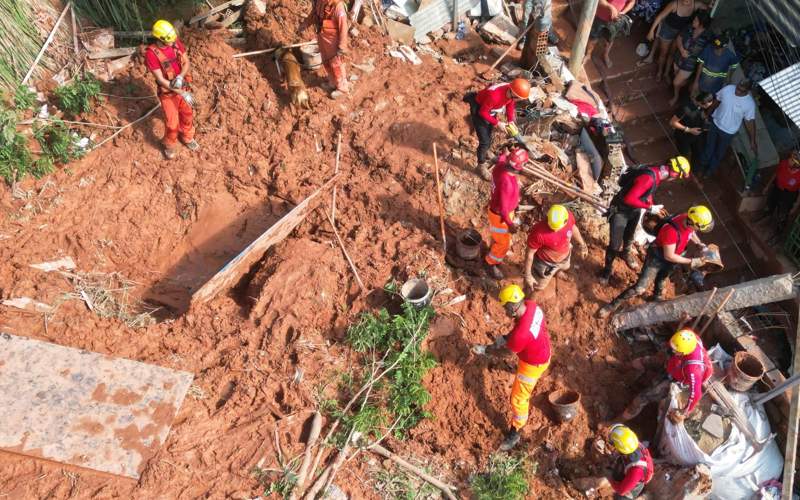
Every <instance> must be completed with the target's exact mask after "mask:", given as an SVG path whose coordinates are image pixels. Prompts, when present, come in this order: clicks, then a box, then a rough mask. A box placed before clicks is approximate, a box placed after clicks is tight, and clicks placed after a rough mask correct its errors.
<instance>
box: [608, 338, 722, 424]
mask: <svg viewBox="0 0 800 500" xmlns="http://www.w3.org/2000/svg"><path fill="white" fill-rule="evenodd" d="M669 348H670V350H671V352H672V355H671V356H670V357H669V359H668V360H667V362H666V364H664V363H663V360H664V357H663V356H662V355H655V356H647V357H644V358H639V359H635V360H633V362H632V366H633V367H634V368H637V369H639V370H645V369H647V367H649V366H653V365H661V366H662V367H664V368H665V373H664V374H663V375H662V376H661V377H659V378H657V379H656V380H655V382H654V383H653V385H652V386H651V387H650V388H648V389H645V390H644V391H642V392H641V393H639V394H638V395H637V396H636V397H635V398H634V399H633V401H631V403H630V404H629V405H628V406H627V407H626V408H625V410H624V411H623V412H622V414H621V415H620V416H619V417H617V418H616V419H614V421H615V422H627V421H629V420H631V419H632V418H634V417H636V416H637V415H638V414H639V413H641V411H642V410H643V409H644V408H645V406H647V405H648V404H650V403H655V402H658V401H662V400H664V399H666V398H667V397H668V396H669V386H670V384H671V383H672V382H677V383H678V384H681V386H683V387H685V388H687V389H688V392H689V398H688V399H687V401H686V406H684V407H683V409H678V410H672V411H671V412H670V413H669V414H668V417H669V419H670V420H671V421H672V422H673V423H675V424H677V423H679V422H682V421H683V420H684V419H685V418H686V417H687V416H689V414H690V413H691V412H692V411H693V410H694V409H695V407H696V406H697V403H699V402H700V399H701V398H702V397H703V384H704V383H705V382H706V380H708V379H709V378H710V377H711V375H713V373H714V367H713V365H712V364H711V359H710V358H709V357H708V351H706V348H705V347H704V346H703V342H702V341H701V340H700V337H699V336H698V335H697V333H695V332H694V331H693V330H691V329H689V328H682V329H680V330H678V331H677V332H675V334H673V335H672V337H671V338H670V340H669Z"/></svg>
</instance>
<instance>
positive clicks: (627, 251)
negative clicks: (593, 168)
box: [600, 156, 691, 285]
mask: <svg viewBox="0 0 800 500" xmlns="http://www.w3.org/2000/svg"><path fill="white" fill-rule="evenodd" d="M690 171H691V165H690V164H689V160H687V159H686V158H684V157H683V156H677V157H675V158H672V159H670V160H669V162H668V163H667V164H664V165H647V166H641V167H637V168H633V169H630V170H628V171H627V172H625V173H624V174H622V176H620V178H619V185H620V189H619V191H618V192H617V194H616V195H614V198H612V199H611V206H610V207H609V210H608V228H609V232H610V236H609V241H608V247H607V248H606V260H605V266H604V267H603V270H602V271H601V273H600V283H601V284H603V285H606V284H608V282H609V280H610V279H611V273H612V272H613V269H614V261H615V260H616V258H617V257H618V256H619V255H620V253H621V254H622V257H623V259H624V260H625V263H626V264H627V265H628V267H630V268H631V269H633V270H636V269H639V263H638V262H637V261H636V257H635V256H634V255H633V237H634V235H635V234H636V226H638V225H639V220H640V219H641V217H642V212H644V211H645V210H647V211H649V212H650V213H653V214H658V213H661V212H662V210H663V209H664V205H655V204H654V203H653V196H654V195H655V193H656V190H657V189H658V186H660V185H661V183H662V182H664V181H670V180H673V179H686V178H688V177H689V173H690ZM620 249H621V252H620Z"/></svg>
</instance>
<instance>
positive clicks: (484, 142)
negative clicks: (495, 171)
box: [464, 92, 494, 164]
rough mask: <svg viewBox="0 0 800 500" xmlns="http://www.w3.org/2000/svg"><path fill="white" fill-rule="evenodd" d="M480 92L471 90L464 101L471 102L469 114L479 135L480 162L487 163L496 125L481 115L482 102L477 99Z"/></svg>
mask: <svg viewBox="0 0 800 500" xmlns="http://www.w3.org/2000/svg"><path fill="white" fill-rule="evenodd" d="M477 97H478V94H476V93H475V92H469V93H468V94H467V95H465V96H464V102H466V103H467V104H469V115H470V117H471V118H472V126H473V127H475V134H477V136H478V153H477V154H478V163H479V164H480V163H485V162H486V160H487V156H488V154H489V148H491V147H492V131H493V130H494V125H492V124H491V123H489V122H487V121H486V120H485V119H484V118H483V117H481V115H479V114H478V111H480V108H481V106H480V104H478V101H477Z"/></svg>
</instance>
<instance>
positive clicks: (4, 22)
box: [0, 0, 49, 92]
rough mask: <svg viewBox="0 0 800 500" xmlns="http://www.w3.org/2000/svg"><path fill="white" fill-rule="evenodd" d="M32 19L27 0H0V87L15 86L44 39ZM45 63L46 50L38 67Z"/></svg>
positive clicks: (9, 90)
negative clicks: (25, 0) (24, 0)
mask: <svg viewBox="0 0 800 500" xmlns="http://www.w3.org/2000/svg"><path fill="white" fill-rule="evenodd" d="M33 19H34V13H33V11H32V9H31V7H30V5H29V4H28V2H23V1H21V0H0V88H3V89H5V90H7V91H8V92H14V91H15V90H16V89H17V86H18V85H19V82H20V81H22V78H23V77H24V76H25V73H27V71H28V68H30V67H31V65H32V64H33V60H34V58H35V57H36V54H37V53H38V52H39V48H40V47H41V45H42V42H43V41H44V38H43V37H42V36H41V34H40V33H39V30H38V29H36V25H35V24H34V22H33ZM47 66H49V55H47V54H45V57H44V58H43V60H42V61H41V62H40V66H39V67H37V69H39V68H41V69H44V68H45V67H47ZM37 74H38V73H37Z"/></svg>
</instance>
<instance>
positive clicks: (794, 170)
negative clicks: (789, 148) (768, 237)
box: [759, 151, 800, 234]
mask: <svg viewBox="0 0 800 500" xmlns="http://www.w3.org/2000/svg"><path fill="white" fill-rule="evenodd" d="M774 179H775V182H774V183H773V184H772V187H771V188H770V190H769V194H768V195H767V209H766V211H765V213H764V216H763V217H762V218H761V219H759V222H760V221H761V220H764V219H766V218H767V217H770V216H772V217H774V218H775V222H776V226H777V227H776V229H777V230H778V234H781V233H783V231H784V230H785V229H786V223H787V222H788V221H789V218H790V214H792V213H794V212H795V211H796V210H797V193H798V191H799V190H800V151H793V152H792V154H791V155H790V156H789V157H788V158H784V159H783V160H781V161H780V163H778V168H777V170H775V177H774Z"/></svg>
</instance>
